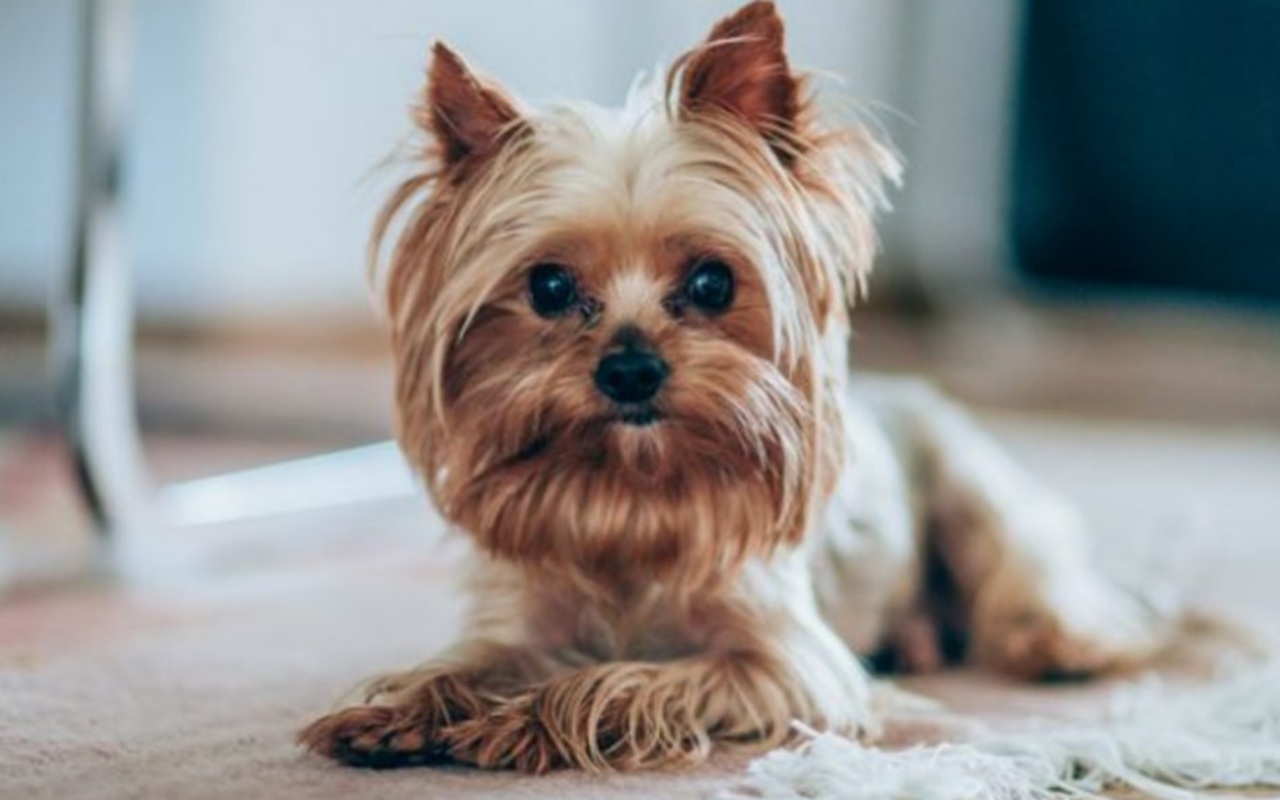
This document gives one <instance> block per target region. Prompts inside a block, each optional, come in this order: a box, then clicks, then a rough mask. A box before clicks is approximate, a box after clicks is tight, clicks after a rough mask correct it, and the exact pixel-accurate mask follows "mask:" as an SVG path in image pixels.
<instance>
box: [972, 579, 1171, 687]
mask: <svg viewBox="0 0 1280 800" xmlns="http://www.w3.org/2000/svg"><path fill="white" fill-rule="evenodd" d="M1015 598H1016V600H1015ZM1018 601H1021V602H1018ZM1028 601H1030V602H1028ZM1174 627H1175V626H1174V625H1173V624H1172V619H1171V616H1170V614H1168V613H1166V612H1164V611H1163V610H1162V609H1160V608H1158V607H1157V606H1156V605H1153V603H1151V602H1149V601H1148V600H1147V599H1145V598H1143V597H1141V596H1140V595H1137V594H1135V593H1132V592H1128V591H1125V590H1123V589H1121V588H1119V587H1116V586H1114V585H1112V584H1110V583H1108V582H1106V581H1105V580H1102V579H1101V578H1097V577H1096V576H1088V577H1087V578H1086V577H1082V578H1080V579H1079V580H1077V581H1074V582H1071V583H1063V584H1061V585H1059V586H1058V587H1056V591H1054V592H1052V593H1044V594H1043V595H1040V596H1038V597H1034V598H1029V597H1026V596H1022V597H1019V596H1018V595H1013V594H1010V595H1006V596H1005V597H1004V599H1003V600H1002V601H1001V602H998V603H989V604H987V606H986V607H985V608H984V609H983V610H982V613H981V614H980V616H979V617H978V618H976V619H975V646H976V648H977V651H976V655H977V657H978V659H979V660H980V661H982V662H983V663H986V664H988V665H989V666H992V667H994V668H996V669H998V670H1000V671H1002V672H1006V673H1008V674H1011V675H1014V676H1016V677H1020V678H1024V679H1028V680H1075V679H1083V678H1088V677H1091V676H1093V675H1096V674H1099V673H1104V672H1112V671H1116V670H1124V669H1129V668H1132V667H1135V666H1137V665H1139V664H1141V663H1142V662H1144V661H1146V660H1148V659H1150V658H1151V657H1152V656H1153V655H1154V654H1155V653H1156V652H1157V651H1158V650H1159V649H1160V648H1161V647H1163V646H1164V645H1165V644H1167V643H1168V641H1169V639H1170V638H1171V635H1172V631H1173V629H1174Z"/></svg>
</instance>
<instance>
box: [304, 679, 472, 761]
mask: <svg viewBox="0 0 1280 800" xmlns="http://www.w3.org/2000/svg"><path fill="white" fill-rule="evenodd" d="M375 694H376V700H377V702H376V703H372V704H366V705H360V706H353V707H350V708H344V709H342V710H340V711H335V712H333V713H332V714H327V715H325V716H323V717H321V718H320V719H318V720H316V721H315V722H313V723H311V724H310V725H308V726H307V727H306V728H304V729H303V730H302V731H301V732H300V733H299V734H298V743H299V744H301V745H302V746H303V747H305V748H306V749H308V750H310V751H311V752H313V753H317V754H319V755H322V756H326V757H328V758H332V759H334V760H336V761H341V762H343V763H346V764H350V765H352V766H358V767H370V768H374V769H387V768H391V767H403V766H414V765H419V764H431V763H438V762H443V761H449V760H451V756H450V754H449V738H448V731H449V729H450V727H451V726H453V725H456V724H458V723H460V722H463V721H465V720H468V719H471V718H472V717H476V716H479V715H482V714H484V713H485V712H486V711H487V710H488V703H487V701H485V700H484V699H482V696H481V695H480V694H479V693H477V692H476V691H475V689H474V688H473V687H472V686H471V685H470V683H469V682H468V681H467V680H466V679H465V676H460V675H454V674H450V673H438V674H424V675H421V676H419V677H416V678H415V679H414V680H411V681H408V682H407V683H406V684H405V685H404V686H398V687H397V688H396V690H395V691H386V690H385V689H378V690H377V691H376V692H375Z"/></svg>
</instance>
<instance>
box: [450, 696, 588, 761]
mask: <svg viewBox="0 0 1280 800" xmlns="http://www.w3.org/2000/svg"><path fill="white" fill-rule="evenodd" d="M531 700H532V698H530V697H523V698H516V699H515V700H512V701H511V702H509V703H506V704H504V705H503V706H500V707H498V708H495V709H493V710H492V711H491V712H490V713H489V714H486V715H485V716H483V717H478V718H475V719H470V720H466V721H465V722H462V723H459V724H458V725H456V726H454V727H453V728H452V729H451V730H450V731H449V754H450V757H451V758H453V759H454V760H456V761H458V762H461V763H465V764H472V765H474V766H477V767H483V768H486V769H515V770H519V771H521V772H532V773H537V774H541V773H544V772H548V771H550V770H553V769H560V768H563V767H568V766H571V765H572V764H573V762H572V760H571V757H570V754H571V753H572V750H573V748H572V747H571V746H570V745H569V744H568V743H567V742H563V741H561V740H560V738H559V737H557V736H556V735H555V734H554V733H553V731H552V730H551V729H550V728H548V727H547V726H546V725H544V724H543V723H542V722H541V721H540V720H539V719H538V717H537V714H536V713H535V712H534V708H533V703H532V702H531Z"/></svg>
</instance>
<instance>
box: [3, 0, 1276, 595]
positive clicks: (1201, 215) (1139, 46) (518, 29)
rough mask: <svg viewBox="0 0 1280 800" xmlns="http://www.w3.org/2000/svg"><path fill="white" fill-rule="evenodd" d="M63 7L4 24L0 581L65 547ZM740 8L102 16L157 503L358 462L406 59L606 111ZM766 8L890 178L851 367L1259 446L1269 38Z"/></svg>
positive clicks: (1148, 3)
mask: <svg viewBox="0 0 1280 800" xmlns="http://www.w3.org/2000/svg"><path fill="white" fill-rule="evenodd" d="M91 5H92V3H89V2H78V1H77V0H0V562H3V561H4V558H5V557H4V555H3V553H4V552H6V551H7V552H10V553H35V554H36V555H35V556H34V561H35V562H38V563H46V562H53V561H59V560H60V559H62V558H63V557H64V556H63V552H64V550H70V549H74V547H75V546H76V545H75V544H74V543H75V542H79V541H82V540H83V538H84V536H85V532H86V531H87V530H88V528H90V527H91V524H90V521H89V519H88V516H87V515H86V512H85V510H84V506H83V504H82V503H81V502H79V500H78V498H77V495H76V493H75V491H74V488H73V487H74V482H73V477H74V469H73V465H72V464H71V462H70V461H69V460H68V458H67V456H66V451H65V448H64V446H63V437H61V436H60V435H59V433H58V428H57V425H56V424H55V423H56V413H55V409H56V408H57V406H56V403H55V399H56V394H55V384H56V381H55V380H54V378H55V377H56V370H54V369H52V367H53V366H54V364H53V362H52V358H53V356H52V355H51V348H53V346H54V345H55V344H56V342H55V341H54V328H53V326H52V324H51V319H56V318H57V317H56V315H55V316H54V317H52V318H51V315H50V311H49V310H50V307H51V306H53V307H55V308H56V307H58V306H59V305H60V304H63V305H65V303H64V302H63V301H65V297H66V294H67V292H68V291H70V290H69V289H68V285H69V282H70V280H71V278H70V276H71V275H73V269H72V265H73V264H74V262H75V260H76V254H77V246H76V236H75V228H76V219H77V217H76V209H77V200H76V198H77V194H76V193H77V191H78V187H79V186H82V185H83V182H82V181H81V177H82V176H81V172H80V171H79V167H78V166H77V163H78V162H77V153H78V152H79V148H80V140H79V139H78V138H77V137H78V134H77V131H78V129H79V128H78V126H79V125H80V122H81V121H82V120H81V115H80V109H82V108H83V107H84V98H83V94H82V92H83V90H84V89H85V86H84V81H82V80H81V76H82V75H83V74H84V70H83V69H82V67H83V65H84V64H85V61H84V59H85V42H86V36H85V30H86V29H85V24H86V9H87V8H88V7H89V6H91ZM737 5H738V3H737V2H735V0H705V2H687V0H648V2H644V3H637V2H631V1H629V0H525V2H513V1H512V0H326V2H324V3H313V2H304V0H270V1H269V2H262V0H182V2H175V1H174V0H134V1H133V2H121V0H114V2H105V3H100V4H99V5H98V6H97V11H98V18H97V19H98V23H99V25H100V27H105V28H106V29H108V30H109V31H110V30H114V31H115V34H114V35H115V38H114V39H113V40H112V41H113V42H114V45H113V47H114V48H115V52H116V54H117V55H118V56H119V58H117V59H116V61H114V62H113V63H112V64H110V65H107V69H108V70H109V71H113V75H114V77H112V78H111V80H110V81H109V83H110V87H109V89H110V91H111V92H114V93H115V94H114V96H115V97H116V98H117V99H118V100H119V101H120V103H119V107H120V109H121V114H120V122H121V128H120V139H119V148H120V150H119V158H118V160H116V161H114V162H113V164H112V166H111V169H110V175H109V180H108V181H107V182H108V183H110V184H111V186H112V187H114V188H115V189H116V190H117V197H118V203H119V221H120V226H119V227H120V231H121V232H123V234H124V236H123V238H122V239H121V240H120V241H121V242H122V246H121V247H120V249H119V252H121V253H122V254H123V257H124V263H125V264H127V268H128V269H127V271H128V273H129V277H130V281H131V287H130V290H129V296H130V298H131V300H132V308H124V309H123V311H124V312H125V313H127V314H128V317H129V319H130V320H132V326H133V330H134V334H133V338H132V341H133V343H134V345H135V347H134V348H133V352H134V353H135V354H136V356H135V366H136V384H135V385H136V389H137V392H136V400H137V408H138V419H139V420H140V425H141V433H142V436H143V442H144V451H145V457H146V463H147V464H148V466H149V469H150V472H151V474H152V476H153V480H154V482H155V483H156V484H159V485H164V484H170V483H173V482H175V481H182V480H188V479H194V478H198V477H201V476H208V475H216V474H219V473H223V472H227V471H232V470H237V469H243V468H246V467H252V466H256V465H261V464H266V463H270V462H275V461H278V460H281V459H287V458H291V457H295V456H301V455H307V454H315V453H326V452H330V451H333V450H336V449H340V448H347V447H352V446H356V445H361V444H365V443H369V442H376V441H380V440H383V439H385V438H386V437H387V435H388V433H389V430H390V413H389V411H390V403H389V385H390V384H389V374H388V368H387V360H386V357H385V342H384V336H383V333H382V327H381V323H380V321H379V320H378V317H377V314H376V312H375V310H374V304H373V303H372V302H371V300H370V297H369V293H368V289H367V286H366V282H365V273H364V264H363V250H364V245H365V239H366V234H367V231H368V229H369V226H370V223H371V220H372V218H373V215H374V213H375V210H376V207H377V206H378V204H379V203H380V201H381V199H382V198H383V197H384V196H385V194H386V192H387V188H388V186H390V185H391V184H392V183H394V182H395V180H396V178H397V177H398V176H399V175H400V174H401V172H400V171H399V169H401V168H398V167H397V166H396V165H394V164H392V165H387V164H386V163H385V159H386V157H387V156H388V155H390V154H392V153H393V152H394V151H396V149H397V147H399V146H401V145H402V144H403V143H404V142H405V141H406V138H407V137H408V136H409V135H410V133H411V131H410V126H409V122H408V117H407V114H406V108H407V105H408V104H409V103H410V102H411V101H412V100H413V99H414V96H415V93H416V91H417V90H418V89H419V86H420V82H421V80H422V75H423V68H424V64H425V54H426V51H427V47H428V45H429V43H430V42H431V40H433V39H435V38H443V39H447V40H448V41H449V42H450V43H452V44H454V45H455V46H457V47H458V48H459V49H460V50H461V51H462V52H463V53H465V54H466V55H467V56H469V57H470V58H471V60H472V61H473V62H474V63H475V64H477V65H478V66H479V67H480V68H482V69H483V70H484V71H486V72H488V73H490V74H493V75H495V76H498V77H499V78H500V79H501V80H502V81H503V82H504V83H505V84H506V85H507V86H509V87H510V88H511V89H512V90H513V91H515V92H516V93H517V94H519V95H520V96H522V97H523V98H525V99H527V100H530V101H535V102H536V101H538V100H542V99H549V98H555V97H561V96H564V97H584V98H587V99H590V100H593V101H597V102H600V103H605V104H611V103H616V102H618V101H619V100H620V99H621V98H622V97H623V95H624V94H625V92H626V90H627V88H628V86H629V85H630V84H631V82H632V80H633V79H634V77H635V75H636V73H637V72H639V71H642V70H652V69H653V68H654V66H655V65H656V64H658V63H659V62H665V61H668V60H670V59H671V58H673V57H674V56H676V55H678V54H679V53H680V52H682V51H683V50H684V49H685V48H687V47H688V46H690V45H692V44H694V43H695V42H697V41H698V40H699V39H700V38H701V37H702V36H703V35H705V32H706V30H707V29H708V28H709V26H710V25H711V23H712V22H713V21H714V20H715V19H717V18H718V17H719V16H721V15H722V14H724V13H727V12H729V11H731V10H732V9H733V8H735V7H736V6H737ZM780 5H781V7H782V10H783V13H784V14H785V16H786V18H787V22H788V31H789V37H790V48H791V52H792V58H793V62H794V63H796V64H798V65H801V66H805V67H810V68H814V69H817V70H818V71H820V72H821V73H823V75H824V76H825V79H824V84H825V85H824V88H825V90H826V91H827V93H828V94H838V95H847V96H851V97H854V98H857V99H859V100H860V101H861V102H862V103H863V104H864V105H865V106H866V107H867V108H868V109H870V110H872V111H873V112H875V113H876V114H877V116H878V117H879V119H880V120H881V122H882V123H883V125H884V126H885V128H886V130H887V131H888V132H889V133H890V134H891V135H892V136H893V138H894V140H895V142H896V143H897V145H898V147H899V148H900V149H901V151H902V152H903V154H904V156H905V159H906V162H907V172H906V178H905V185H904V187H903V189H902V190H901V191H899V192H897V193H896V194H895V196H894V203H895V207H896V210H895V212H894V213H893V214H892V215H891V216H889V217H888V218H887V219H886V220H885V222H884V227H883V234H884V243H885V249H884V254H883V257H882V258H881V260H880V263H879V264H878V266H877V274H876V275H875V276H874V279H873V281H872V292H871V299H870V302H869V304H868V306H867V307H866V308H865V309H863V311H862V313H861V315H860V317H858V318H857V319H858V322H857V324H856V328H857V340H856V342H855V345H854V353H855V359H856V363H857V364H858V365H859V367H862V368H875V369H884V370H890V371H911V372H925V373H927V374H929V375H931V376H932V377H934V378H935V379H936V380H937V381H938V382H940V383H941V384H942V385H943V386H944V387H946V388H947V389H948V390H950V391H951V392H952V393H954V394H956V395H958V396H960V397H961V398H963V399H965V400H967V401H969V402H973V403H976V404H977V405H978V406H979V407H980V408H982V409H984V410H990V411H1012V412H1018V413H1024V412H1032V413H1036V414H1053V415H1072V416H1079V417H1087V418H1091V419H1093V418H1096V419H1103V420H1111V421H1121V422H1125V423H1132V424H1150V423H1153V422H1154V423H1159V424H1173V425H1185V426H1197V430H1202V431H1203V430H1208V431H1210V432H1214V431H1224V432H1228V431H1239V430H1247V431H1269V430H1273V429H1275V428H1276V426H1277V424H1278V423H1280V81H1277V80H1275V77H1276V75H1277V74H1278V73H1277V69H1276V66H1277V64H1276V53H1275V43H1276V42H1280V5H1277V4H1276V3H1274V2H1269V0H1217V1H1216V2H1208V0H1183V1H1181V2H1179V1H1177V0H1130V1H1129V2H1126V3H1122V4H1117V3H1111V2H1107V1H1106V0H1075V2H1072V3H1052V2H1047V1H1044V2H1037V1H1034V0H1032V1H1030V2H1018V0H913V2H910V3H905V2H901V0H782V2H780ZM112 26H115V27H114V28H113V27H112ZM99 66H100V65H99ZM89 72H90V73H93V72H94V69H90V70H89ZM117 73H118V74H117ZM101 77H102V76H101V75H97V76H96V77H95V76H93V75H91V80H90V83H93V80H96V79H98V78H101ZM64 310H65V308H64ZM1250 435H1252V434H1250ZM393 480H395V481H401V482H400V483H397V484H396V485H397V486H398V487H400V488H403V481H402V479H401V478H393ZM375 493H376V492H375ZM330 519H332V518H330ZM389 527H394V526H389ZM33 543H34V544H33ZM10 560H11V562H12V561H21V562H22V563H24V564H25V563H27V561H28V560H29V559H28V558H27V556H25V555H24V556H22V557H21V558H19V557H17V556H11V557H10ZM24 568H25V567H24ZM15 569H17V568H14V567H10V570H11V571H14V570H15Z"/></svg>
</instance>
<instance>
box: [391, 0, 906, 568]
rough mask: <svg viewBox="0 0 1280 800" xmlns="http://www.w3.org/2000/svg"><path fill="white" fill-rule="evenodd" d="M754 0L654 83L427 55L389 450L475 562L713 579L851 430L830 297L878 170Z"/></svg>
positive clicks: (401, 195)
mask: <svg viewBox="0 0 1280 800" xmlns="http://www.w3.org/2000/svg"><path fill="white" fill-rule="evenodd" d="M803 89H804V87H803V85H802V80H801V79H800V78H799V77H797V76H796V75H795V74H794V73H793V72H792V71H791V70H790V68H789V66H788V64H787V60H786V56H785V55H784V51H783V47H782V25H781V21H780V20H779V19H778V17H777V15H776V13H775V12H774V10H773V8H772V6H771V5H770V4H768V3H754V4H752V5H750V6H747V7H746V8H744V9H743V10H741V11H739V12H738V13H737V14H735V15H734V16H732V17H730V18H728V19H726V20H724V21H722V22H721V23H720V24H719V25H717V26H716V28H715V29H714V30H713V32H712V34H711V37H710V38H709V39H708V41H707V42H706V43H705V44H704V45H703V46H702V47H699V48H697V49H695V50H694V51H692V52H690V53H689V54H687V55H686V56H684V57H683V58H682V59H680V60H679V61H678V62H677V64H676V66H675V67H674V68H673V70H672V72H671V74H670V75H669V76H668V79H667V82H666V85H665V92H658V91H655V92H653V94H652V96H650V97H643V96H637V97H635V98H633V99H632V100H630V101H629V102H628V104H627V106H626V107H625V108H624V109H622V110H619V111H605V110H602V109H597V108H593V107H586V106H578V105H569V106H558V107H555V108H551V109H549V110H545V111H543V112H540V113H533V112H530V111H526V110H524V109H522V108H520V107H519V106H518V105H517V104H516V102H515V101H514V100H513V99H511V98H510V97H509V96H508V95H507V94H506V93H505V92H504V91H503V90H501V89H500V88H498V87H497V86H496V85H494V84H492V83H490V82H488V81H485V80H482V79H480V78H478V77H477V76H476V75H475V74H473V73H472V72H471V71H470V70H468V68H467V67H466V66H465V65H464V63H463V62H462V61H461V60H460V59H459V58H458V56H456V55H455V54H454V53H452V52H451V51H450V50H448V49H447V48H445V47H444V46H442V45H437V46H436V48H435V51H434V56H433V62H432V66H431V70H430V75H429V80H428V86H427V89H426V92H425V95H424V100H423V103H422V105H421V107H420V109H419V114H418V119H419V122H420V124H421V125H422V127H423V128H424V129H425V130H426V131H427V132H428V133H429V134H430V136H431V137H432V142H433V148H432V151H431V152H430V154H429V156H428V158H429V165H430V166H429V168H428V169H427V170H426V171H424V172H423V173H422V174H421V175H418V176H415V177H414V178H411V179H410V180H409V181H407V182H406V183H405V184H404V186H403V187H402V188H401V190H400V191H399V192H398V193H397V194H396V196H394V197H393V198H392V200H391V202H390V203H389V204H388V207H387V210H386V212H384V217H383V219H382V221H381V222H380V225H379V229H378V231H376V235H377V237H379V238H380V237H381V236H382V235H383V234H384V233H385V231H386V228H387V226H388V225H389V224H390V222H391V220H392V219H394V218H395V217H396V216H397V215H398V214H399V213H400V212H401V211H405V210H406V209H408V213H406V215H405V216H406V219H405V221H404V229H403V233H401V235H400V238H399V241H398V243H397V245H396V247H395V249H394V252H393V253H392V256H391V263H390V266H389V269H388V272H387V293H388V294H387V296H388V305H389V310H390V314H391V317H392V324H393V350H394V358H395V360H396V369H397V404H398V413H399V423H400V431H399V433H400V438H401V443H402V445H403V447H404V449H405V452H406V453H407V455H408V457H409V458H410V460H411V461H412V462H413V463H414V464H415V466H416V467H417V468H418V469H419V470H420V471H421V473H422V475H423V478H424V480H425V481H426V482H427V485H428V486H429V488H430V489H431V490H432V493H433V495H434V496H435V498H436V500H437V502H438V503H439V505H440V507H441V510H442V511H443V513H444V514H445V515H446V516H447V517H449V518H450V519H451V520H452V521H454V522H455V523H457V524H459V525H460V526H461V527H463V528H464V529H466V530H467V531H468V532H470V533H471V534H472V535H473V536H475V537H476V538H477V539H478V540H479V542H480V543H481V544H482V545H483V546H484V547H486V548H487V549H488V550H489V551H490V552H492V553H494V554H496V555H498V556H500V557H504V558H510V559H516V560H519V561H522V562H524V563H527V564H535V565H541V566H546V567H553V568H567V569H571V570H575V571H578V572H580V573H588V574H592V575H596V576H610V575H614V576H616V575H620V574H623V573H625V572H628V571H631V570H636V569H642V570H646V572H645V574H655V573H662V574H667V575H675V574H680V575H685V576H688V579H689V580H690V581H695V580H698V579H700V578H705V577H706V576H707V575H710V574H713V573H715V572H716V571H717V570H720V569H722V568H723V567H726V566H729V565H732V564H733V563H735V562H737V561H740V560H741V558H742V557H744V556H747V555H751V554H759V553H763V552H767V551H768V550H770V549H771V548H773V547H775V546H777V545H778V544H779V543H782V542H786V541H794V540H795V539H797V538H798V537H799V536H800V535H801V534H802V533H803V531H804V529H805V526H806V523H807V520H808V519H809V517H810V515H811V514H812V512H813V511H814V509H815V507H816V505H817V503H819V502H821V500H822V498H823V496H824V495H825V492H826V491H827V490H828V488H829V486H828V485H829V483H830V481H831V478H832V476H833V475H834V471H835V468H836V464H837V463H838V459H839V457H840V453H839V447H840V440H841V438H842V436H841V434H840V433H839V431H838V428H835V427H833V426H838V422H839V420H838V409H837V406H836V405H835V404H834V403H833V402H832V400H831V394H832V393H833V392H835V391H838V390H839V387H840V384H841V382H842V374H843V370H844V365H843V363H830V362H832V361H835V362H842V353H843V348H842V345H836V346H833V347H832V346H829V345H830V344H831V342H832V341H837V340H839V339H840V338H841V334H842V332H843V330H844V307H845V299H846V297H848V296H850V295H851V293H852V292H854V291H855V290H856V287H857V285H858V284H859V282H860V280H861V277H862V275H863V274H864V273H865V271H866V269H867V268H868V266H869V262H870V258H871V254H872V251H873V249H874V244H875V237H874V232H873V229H872V227H871V214H872V211H873V210H874V209H873V206H874V205H875V204H876V202H877V201H878V198H879V188H880V180H881V177H882V175H883V174H885V172H892V171H893V170H894V169H895V168H896V166H895V164H894V162H893V159H892V156H891V154H890V153H889V152H888V151H887V150H886V149H884V148H883V147H881V146H879V145H877V144H876V143H875V141H874V140H873V139H872V138H871V137H869V136H867V135H865V133H863V132H862V131H861V130H860V129H853V130H844V131H833V130H824V129H822V128H820V127H819V126H818V125H817V123H816V121H814V120H813V119H811V118H810V117H811V114H810V109H809V104H808V100H807V98H806V97H804V96H803Z"/></svg>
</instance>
